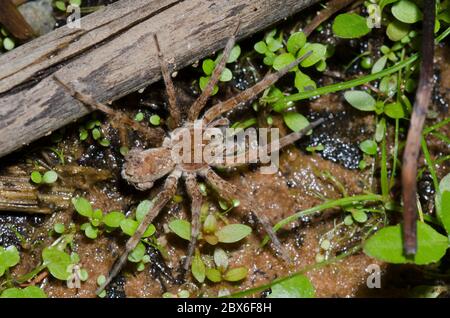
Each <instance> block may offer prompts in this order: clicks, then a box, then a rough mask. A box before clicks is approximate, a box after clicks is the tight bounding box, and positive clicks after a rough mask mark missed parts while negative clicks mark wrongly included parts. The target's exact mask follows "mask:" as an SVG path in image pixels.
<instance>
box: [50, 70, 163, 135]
mask: <svg viewBox="0 0 450 318" xmlns="http://www.w3.org/2000/svg"><path fill="white" fill-rule="evenodd" d="M53 79H54V80H55V82H56V83H58V84H59V85H60V86H62V87H63V88H64V89H65V90H66V91H67V92H68V93H69V95H70V96H72V97H73V98H75V99H76V100H78V101H79V102H81V103H83V104H84V105H87V106H89V107H91V108H92V109H94V110H99V111H101V112H103V113H105V114H106V115H108V116H111V117H112V118H113V119H115V120H114V121H118V122H121V123H124V124H126V125H128V126H130V127H131V128H132V129H133V130H135V131H138V132H140V133H142V134H143V135H145V136H146V137H147V138H148V139H149V141H150V142H152V143H153V144H159V143H161V140H162V139H163V137H164V131H163V130H162V129H160V128H152V127H146V126H143V125H141V124H139V123H138V122H136V121H134V120H133V119H131V118H130V117H129V116H127V115H126V114H125V113H123V112H122V111H120V110H116V109H113V108H111V107H109V106H107V105H105V104H102V103H99V102H97V101H96V100H94V99H93V98H92V97H91V96H88V95H86V94H83V93H81V92H79V91H76V90H75V89H74V88H73V87H72V86H69V85H68V84H66V83H64V82H63V81H62V80H61V79H60V78H58V77H57V76H56V75H53Z"/></svg>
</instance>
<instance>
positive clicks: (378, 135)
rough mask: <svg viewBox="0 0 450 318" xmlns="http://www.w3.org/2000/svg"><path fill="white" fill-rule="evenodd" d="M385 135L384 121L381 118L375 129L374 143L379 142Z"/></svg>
mask: <svg viewBox="0 0 450 318" xmlns="http://www.w3.org/2000/svg"><path fill="white" fill-rule="evenodd" d="M385 133H386V119H385V118H384V117H383V118H381V119H380V121H379V122H378V124H377V127H376V129H375V141H376V142H380V141H381V140H383V137H384V134H385Z"/></svg>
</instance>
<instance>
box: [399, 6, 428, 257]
mask: <svg viewBox="0 0 450 318" xmlns="http://www.w3.org/2000/svg"><path fill="white" fill-rule="evenodd" d="M423 12H424V19H423V35H422V50H421V51H422V64H421V67H420V78H419V86H418V89H417V92H416V101H415V103H414V109H413V113H412V116H411V124H410V127H409V131H408V137H407V139H406V147H405V152H404V154H403V169H402V187H403V189H402V196H403V206H404V221H403V223H404V224H403V239H404V252H405V254H406V255H415V254H416V251H417V233H416V231H417V229H416V221H417V204H416V192H417V183H416V176H417V160H418V158H419V151H420V139H421V137H422V130H423V125H424V122H425V118H426V114H427V110H428V104H429V103H430V100H431V93H432V90H433V56H434V36H433V33H434V19H435V0H429V1H424V10H423Z"/></svg>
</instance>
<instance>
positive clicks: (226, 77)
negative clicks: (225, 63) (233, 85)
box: [219, 67, 233, 82]
mask: <svg viewBox="0 0 450 318" xmlns="http://www.w3.org/2000/svg"><path fill="white" fill-rule="evenodd" d="M232 79H233V73H231V71H230V69H229V68H226V67H225V68H224V69H223V72H222V75H220V79H219V80H220V81H221V82H229V81H231V80H232Z"/></svg>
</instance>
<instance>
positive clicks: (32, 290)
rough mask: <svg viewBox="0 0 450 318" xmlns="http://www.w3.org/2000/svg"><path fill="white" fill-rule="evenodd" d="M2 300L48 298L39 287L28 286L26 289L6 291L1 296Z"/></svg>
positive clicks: (9, 289)
mask: <svg viewBox="0 0 450 318" xmlns="http://www.w3.org/2000/svg"><path fill="white" fill-rule="evenodd" d="M0 298H47V295H46V294H45V292H44V291H43V290H42V289H40V288H39V287H37V286H28V287H26V288H24V289H20V288H8V289H5V290H4V291H3V293H2V294H1V295H0Z"/></svg>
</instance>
